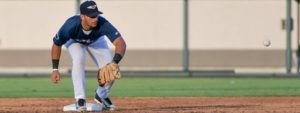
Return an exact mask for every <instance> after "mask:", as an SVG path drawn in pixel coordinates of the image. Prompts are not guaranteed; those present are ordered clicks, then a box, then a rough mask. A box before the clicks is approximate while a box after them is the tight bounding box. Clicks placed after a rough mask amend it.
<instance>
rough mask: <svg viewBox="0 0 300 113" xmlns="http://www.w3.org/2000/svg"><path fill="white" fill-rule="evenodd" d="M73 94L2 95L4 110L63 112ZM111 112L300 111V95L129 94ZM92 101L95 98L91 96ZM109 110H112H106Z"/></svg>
mask: <svg viewBox="0 0 300 113" xmlns="http://www.w3.org/2000/svg"><path fill="white" fill-rule="evenodd" d="M73 101H74V100H73V99H72V98H17V99H14V98H1V99H0V112H1V113H3V112H4V113H6V112H7V113H11V112H13V113H15V112H18V113H24V112H27V113H45V112H47V113H60V112H63V111H62V109H63V106H64V105H67V104H71V103H73ZM112 101H113V102H114V103H115V104H116V105H117V106H118V110H115V111H112V112H109V113H154V112H155V113H173V112H176V113H178V112H179V113H195V112H196V113H300V97H166V98H163V97H161V98H159V97H157V98H156V97H155V98H152V97H146V98H144V97H126V98H112ZM88 102H93V101H92V99H88ZM102 112H108V111H102Z"/></svg>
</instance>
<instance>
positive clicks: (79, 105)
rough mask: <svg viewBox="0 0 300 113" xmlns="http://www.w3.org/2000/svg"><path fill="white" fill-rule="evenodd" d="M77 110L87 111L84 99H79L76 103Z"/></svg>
mask: <svg viewBox="0 0 300 113" xmlns="http://www.w3.org/2000/svg"><path fill="white" fill-rule="evenodd" d="M75 106H76V110H77V112H86V111H87V110H86V103H85V100H84V99H78V100H77V102H76V103H75Z"/></svg>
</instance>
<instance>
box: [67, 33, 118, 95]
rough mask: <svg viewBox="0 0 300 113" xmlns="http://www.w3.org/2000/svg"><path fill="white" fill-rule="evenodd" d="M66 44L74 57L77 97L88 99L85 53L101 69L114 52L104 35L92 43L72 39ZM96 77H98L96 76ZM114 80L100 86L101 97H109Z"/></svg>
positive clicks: (74, 81) (98, 90)
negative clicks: (84, 43)
mask: <svg viewBox="0 0 300 113" xmlns="http://www.w3.org/2000/svg"><path fill="white" fill-rule="evenodd" d="M65 46H66V47H67V50H68V51H69V54H70V56H71V58H72V80H73V88H74V96H75V99H76V100H78V99H86V94H85V53H86V51H87V52H88V54H89V55H90V57H91V58H92V59H93V62H94V63H95V64H96V65H97V66H98V68H99V69H101V68H102V67H104V66H105V65H106V64H108V63H109V62H111V61H112V53H111V52H110V50H109V48H108V45H107V42H106V40H105V39H104V37H103V36H102V37H100V38H99V39H98V40H97V41H95V42H93V43H92V44H90V45H83V44H80V43H77V42H75V41H74V40H72V39H70V40H69V41H68V42H67V43H66V44H65ZM95 78H96V77H95ZM112 85H113V82H111V83H107V84H105V86H103V87H100V86H98V89H97V94H98V96H99V97H100V98H107V97H108V93H109V89H110V88H111V87H112Z"/></svg>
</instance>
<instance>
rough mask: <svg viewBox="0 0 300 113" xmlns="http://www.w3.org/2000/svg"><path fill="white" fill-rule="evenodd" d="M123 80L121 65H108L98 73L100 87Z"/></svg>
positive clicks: (113, 63) (112, 63)
mask: <svg viewBox="0 0 300 113" xmlns="http://www.w3.org/2000/svg"><path fill="white" fill-rule="evenodd" d="M119 78H121V72H120V68H119V65H118V64H117V63H115V62H111V63H108V64H107V65H106V66H104V67H103V68H102V69H100V70H99V71H98V82H99V85H100V86H103V85H104V84H105V83H109V82H112V81H113V80H115V79H119Z"/></svg>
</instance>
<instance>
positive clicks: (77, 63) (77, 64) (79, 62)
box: [72, 60, 85, 66]
mask: <svg viewBox="0 0 300 113" xmlns="http://www.w3.org/2000/svg"><path fill="white" fill-rule="evenodd" d="M72 63H73V65H75V66H84V64H85V62H84V61H82V60H76V61H74V60H73V62H72Z"/></svg>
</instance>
